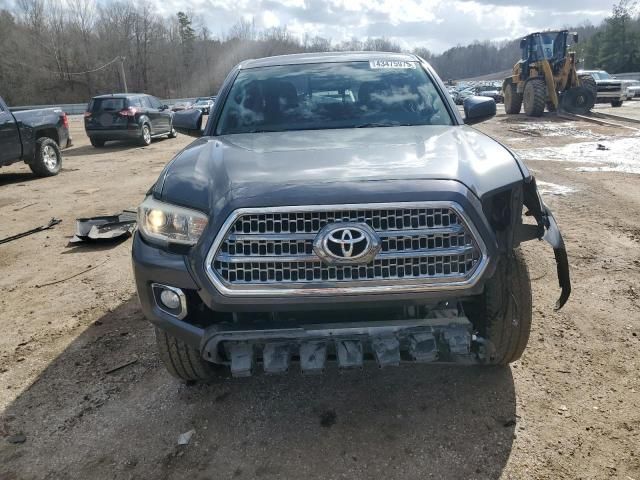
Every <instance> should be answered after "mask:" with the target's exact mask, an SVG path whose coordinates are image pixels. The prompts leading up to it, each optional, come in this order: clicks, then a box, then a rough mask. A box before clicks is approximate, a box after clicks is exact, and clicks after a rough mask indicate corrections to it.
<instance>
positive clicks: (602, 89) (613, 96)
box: [578, 70, 627, 107]
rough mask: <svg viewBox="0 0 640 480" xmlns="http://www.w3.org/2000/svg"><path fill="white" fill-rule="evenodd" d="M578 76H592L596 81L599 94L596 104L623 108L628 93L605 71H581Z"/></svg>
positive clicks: (620, 83)
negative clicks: (609, 104)
mask: <svg viewBox="0 0 640 480" xmlns="http://www.w3.org/2000/svg"><path fill="white" fill-rule="evenodd" d="M578 75H579V76H581V75H591V76H592V77H593V79H594V80H595V81H596V86H597V87H598V92H597V95H596V103H609V102H611V106H612V107H621V106H622V102H623V101H624V100H625V98H626V96H627V95H626V92H625V90H624V88H623V85H622V80H619V79H617V78H615V77H613V76H611V75H610V74H609V73H607V72H605V71H604V70H579V71H578Z"/></svg>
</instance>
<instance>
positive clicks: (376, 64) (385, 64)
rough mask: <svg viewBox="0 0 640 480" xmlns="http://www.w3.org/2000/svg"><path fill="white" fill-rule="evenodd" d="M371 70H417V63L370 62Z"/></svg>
mask: <svg viewBox="0 0 640 480" xmlns="http://www.w3.org/2000/svg"><path fill="white" fill-rule="evenodd" d="M369 67H371V68H409V69H413V70H415V68H416V62H406V61H404V60H369Z"/></svg>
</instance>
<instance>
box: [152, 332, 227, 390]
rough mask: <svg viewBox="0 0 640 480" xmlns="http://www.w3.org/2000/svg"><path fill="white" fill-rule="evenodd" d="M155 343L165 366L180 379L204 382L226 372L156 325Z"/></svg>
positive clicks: (223, 368)
mask: <svg viewBox="0 0 640 480" xmlns="http://www.w3.org/2000/svg"><path fill="white" fill-rule="evenodd" d="M156 343H157V345H158V354H159V356H160V360H162V363H164V366H165V368H166V369H167V371H168V372H169V373H170V374H171V375H173V376H174V377H176V378H179V379H180V380H184V381H202V382H206V381H210V380H214V379H215V378H217V377H220V376H223V375H224V372H226V368H225V367H223V366H221V365H217V364H215V363H211V362H207V361H206V360H205V359H203V358H202V357H201V356H200V352H199V351H198V350H196V349H195V348H193V347H191V346H189V345H187V344H186V343H184V342H183V341H181V340H178V339H177V338H176V337H174V336H172V335H169V334H168V333H167V332H165V331H164V330H162V329H160V328H157V327H156Z"/></svg>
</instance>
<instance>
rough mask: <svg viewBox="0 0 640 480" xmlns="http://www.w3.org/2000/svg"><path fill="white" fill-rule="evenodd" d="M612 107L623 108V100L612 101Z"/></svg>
mask: <svg viewBox="0 0 640 480" xmlns="http://www.w3.org/2000/svg"><path fill="white" fill-rule="evenodd" d="M611 106H612V107H616V108H617V107H621V106H622V100H611Z"/></svg>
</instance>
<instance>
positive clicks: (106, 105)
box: [89, 97, 126, 112]
mask: <svg viewBox="0 0 640 480" xmlns="http://www.w3.org/2000/svg"><path fill="white" fill-rule="evenodd" d="M125 108H126V107H125V99H124V98H112V97H110V98H94V99H93V100H91V105H90V106H89V110H90V111H91V112H102V111H105V112H118V111H120V110H124V109H125Z"/></svg>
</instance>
